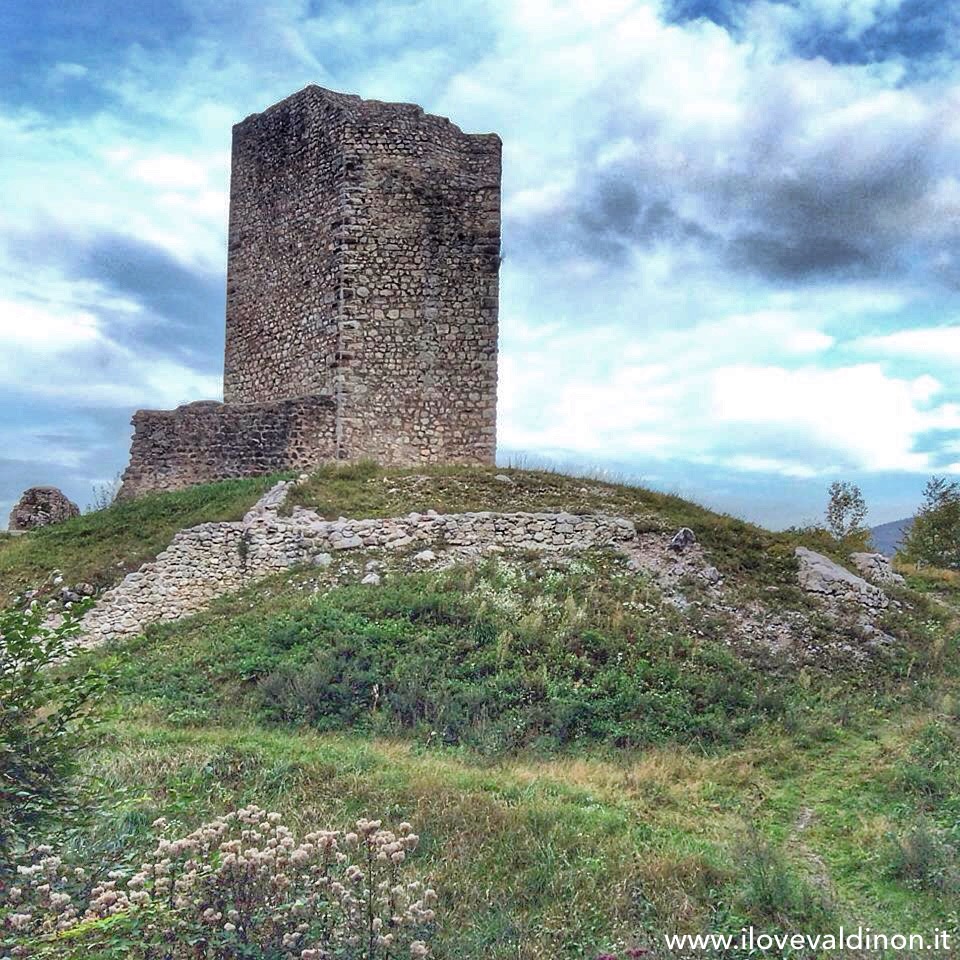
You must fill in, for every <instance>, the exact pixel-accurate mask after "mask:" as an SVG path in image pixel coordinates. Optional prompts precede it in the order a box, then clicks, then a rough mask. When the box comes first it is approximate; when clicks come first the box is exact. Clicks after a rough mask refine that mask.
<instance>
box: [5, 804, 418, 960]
mask: <svg viewBox="0 0 960 960" xmlns="http://www.w3.org/2000/svg"><path fill="white" fill-rule="evenodd" d="M154 827H155V828H156V829H157V830H158V831H159V832H160V833H161V836H160V837H159V839H158V841H157V844H156V846H155V848H154V849H153V851H152V852H151V853H150V854H149V855H148V856H147V858H146V860H145V862H144V863H143V864H142V865H141V867H140V869H139V870H138V871H136V872H130V871H124V870H122V869H121V870H111V871H110V872H109V873H107V874H106V875H105V876H100V875H98V872H97V871H96V870H85V869H84V868H82V867H76V866H68V865H66V864H64V862H63V860H62V859H61V858H60V857H57V856H54V855H53V852H52V850H51V849H50V848H49V847H40V848H38V849H37V850H36V851H34V853H33V855H32V857H31V858H30V861H29V862H28V863H26V864H23V865H21V867H20V868H19V873H20V875H21V877H22V882H21V883H20V885H19V886H17V887H13V888H11V889H10V890H9V891H8V892H7V895H6V897H7V900H6V903H5V904H4V903H2V901H0V920H2V930H3V931H4V932H3V933H0V948H6V949H9V950H12V951H13V952H14V955H16V956H19V957H35V958H41V957H52V956H57V957H63V956H64V952H63V951H64V949H65V946H66V945H67V944H71V943H72V944H75V945H76V946H77V947H80V946H81V945H82V947H83V948H85V949H86V951H87V952H89V950H91V949H97V953H96V956H104V955H107V956H118V957H120V956H122V957H127V958H144V960H146V958H156V957H161V956H162V957H164V958H167V960H179V958H191V960H197V958H210V960H240V958H243V960H267V958H270V960H280V958H300V960H320V958H321V957H322V958H324V960H327V958H337V960H375V958H376V960H388V958H399V957H401V956H402V957H405V958H409V957H412V958H418V957H425V956H427V954H428V952H429V951H428V948H427V946H426V943H425V940H426V939H427V938H428V937H429V936H430V935H431V934H432V932H433V929H434V921H435V914H434V910H433V907H434V905H435V904H436V901H437V896H436V894H435V893H434V891H433V890H432V889H430V888H429V887H427V886H425V885H424V884H423V883H422V882H421V881H419V880H416V879H408V878H407V876H406V867H405V863H406V860H407V855H408V854H409V853H411V852H412V851H413V850H415V849H416V847H417V843H418V840H419V838H418V837H417V835H416V834H415V833H413V831H412V828H411V826H410V824H407V823H402V824H400V826H399V828H398V832H397V833H393V832H391V831H389V830H385V829H383V828H382V824H381V821H379V820H358V821H357V824H356V831H355V832H349V833H342V832H340V831H334V830H317V831H315V832H313V833H309V834H307V835H306V836H305V837H303V839H302V840H300V841H298V840H297V839H296V837H295V836H294V834H293V833H292V832H291V831H290V830H289V829H288V828H287V827H285V826H284V825H283V824H282V823H280V815H279V814H276V813H267V812H266V811H264V810H262V809H260V808H259V807H256V806H250V807H246V808H244V809H241V810H238V811H236V812H234V813H229V814H227V815H226V816H223V817H219V818H217V819H216V820H213V821H212V822H211V823H207V824H204V825H203V826H201V827H200V828H199V829H197V830H194V831H193V832H192V833H189V834H186V835H185V836H182V837H179V838H176V839H168V838H167V837H164V836H163V835H162V834H163V833H169V832H170V830H169V826H168V824H167V822H166V821H165V820H158V821H157V822H156V823H155V824H154ZM2 896H3V894H2V892H0V897H2ZM105 948H106V949H108V950H109V953H104V949H105Z"/></svg>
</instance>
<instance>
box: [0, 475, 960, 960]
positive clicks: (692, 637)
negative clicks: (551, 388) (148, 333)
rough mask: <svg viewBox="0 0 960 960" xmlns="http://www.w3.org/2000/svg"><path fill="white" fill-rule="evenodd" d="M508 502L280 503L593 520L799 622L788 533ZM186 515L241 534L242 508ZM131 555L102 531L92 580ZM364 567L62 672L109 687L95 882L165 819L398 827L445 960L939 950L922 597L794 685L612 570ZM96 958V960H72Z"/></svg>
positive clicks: (952, 651) (935, 649)
mask: <svg viewBox="0 0 960 960" xmlns="http://www.w3.org/2000/svg"><path fill="white" fill-rule="evenodd" d="M504 472H508V473H509V474H510V476H511V477H512V479H513V481H514V483H513V485H506V484H503V483H502V482H500V481H497V480H495V479H494V471H493V470H468V469H466V468H464V469H460V468H456V469H443V470H439V469H438V470H430V471H423V472H414V471H383V470H381V469H379V468H377V467H375V466H373V465H368V464H362V465H357V466H352V467H347V468H339V469H333V468H331V469H329V470H324V471H321V472H320V473H319V474H318V475H316V476H315V477H314V478H313V479H312V481H311V482H310V483H309V484H305V485H302V486H300V487H298V488H297V493H296V496H297V499H298V500H299V501H300V502H302V503H304V504H306V505H309V506H312V507H314V508H317V509H319V510H320V511H321V512H323V513H324V514H325V515H328V516H339V515H345V516H364V515H391V514H402V513H405V512H409V511H410V510H414V509H416V510H418V511H421V512H422V511H425V510H427V509H430V508H433V509H437V510H463V509H501V510H504V509H525V510H534V509H567V510H591V509H593V510H604V511H606V512H609V513H616V514H623V515H626V516H630V517H633V518H634V519H635V520H637V522H638V523H640V524H641V525H643V526H644V527H645V528H646V529H662V530H665V531H671V532H672V530H673V529H675V528H676V527H677V526H680V525H689V526H692V527H693V528H694V529H695V530H696V532H697V534H698V537H699V539H700V541H701V542H702V543H703V544H704V548H705V550H706V552H707V555H708V557H709V559H710V560H711V561H712V562H714V563H716V564H717V566H718V567H720V568H721V569H723V570H724V572H726V573H728V574H729V578H728V584H729V589H730V591H731V597H733V598H734V599H735V600H737V601H739V602H745V601H746V600H748V599H751V598H763V599H764V600H765V601H766V602H767V603H768V604H770V605H772V606H773V607H774V608H777V607H783V608H789V609H792V610H796V611H800V612H803V613H805V614H807V615H813V610H812V608H811V607H810V605H809V602H808V601H807V600H806V599H805V598H804V597H803V596H802V595H801V594H799V591H797V590H796V588H795V586H794V577H795V567H794V566H793V562H792V549H793V545H794V544H795V543H796V542H797V540H798V538H799V537H801V535H800V534H773V533H769V532H767V531H762V530H759V529H758V528H755V527H752V526H750V525H748V524H744V523H742V522H740V521H737V520H735V519H733V518H730V517H723V516H718V515H715V514H711V513H709V512H708V511H705V510H702V509H701V508H699V507H696V506H695V505H691V504H686V503H684V502H683V501H680V500H678V499H677V498H671V497H664V496H660V495H657V494H653V493H650V492H649V491H644V490H640V489H637V488H632V487H626V486H618V485H611V484H603V483H600V482H598V481H592V480H590V481H588V480H581V479H576V478H569V477H562V476H559V475H556V474H549V473H541V472H521V471H504ZM423 478H426V479H423ZM265 485H266V481H265V482H264V486H265ZM190 493H191V494H193V493H194V491H191V492H190ZM206 495H207V496H210V497H212V498H213V500H212V501H211V502H214V503H215V504H216V509H218V510H221V511H223V512H227V513H228V512H229V511H230V510H235V511H237V512H241V511H242V509H243V507H244V506H246V505H247V503H248V501H249V500H251V499H252V498H253V497H254V496H255V491H254V490H252V489H251V488H249V487H244V488H240V487H238V488H237V489H236V490H235V499H234V500H233V501H232V503H231V504H230V505H228V504H227V498H226V497H225V496H223V495H222V491H220V492H218V491H217V490H216V489H215V488H210V491H209V492H208V493H207V494H206ZM245 498H246V499H245ZM241 501H242V504H241ZM130 506H131V507H132V506H133V505H130ZM125 507H126V505H124V508H125ZM114 509H120V508H111V510H114ZM206 509H208V507H204V506H200V505H197V510H198V513H199V514H202V513H203V511H204V510H206ZM104 513H105V514H109V513H110V511H105V512H104ZM193 516H194V518H195V519H200V518H201V517H199V516H198V514H194V515H193ZM83 519H85V518H83ZM202 519H211V517H208V516H205V515H204V516H202ZM100 522H101V523H103V522H104V521H103V518H101V520H100ZM117 522H118V524H119V518H118V521H117ZM188 522H195V520H191V521H188ZM111 523H112V521H111ZM157 536H158V538H159V536H160V534H159V532H158V534H157ZM124 538H126V539H124ZM93 540H94V541H95V542H94V544H93V550H94V551H95V552H97V551H100V550H101V549H102V548H101V547H100V546H98V545H97V544H96V540H97V535H94V536H93ZM134 541H135V538H134V537H133V535H132V532H131V531H127V532H124V531H123V529H122V524H119V529H117V530H116V532H115V534H114V535H113V541H112V545H111V547H110V549H112V550H120V551H123V550H129V549H131V544H132V543H134ZM8 549H10V545H9V544H6V543H2V542H0V558H2V557H3V555H4V553H3V551H5V550H8ZM826 549H831V547H830V545H829V544H828V545H827V546H826ZM832 549H833V552H834V553H837V552H838V551H837V550H836V548H832ZM103 552H104V553H105V552H106V551H105V549H104V551H103ZM64 555H66V554H65V553H62V554H61V556H64ZM77 555H78V556H80V557H82V556H83V552H82V551H78V554H77ZM366 559H367V557H366V556H365V555H363V554H353V555H349V556H341V557H338V558H337V560H336V562H335V563H334V564H333V565H332V566H331V567H330V568H328V569H325V570H319V569H316V570H315V569H311V570H302V571H292V572H288V573H285V574H282V575H278V576H276V577H273V578H271V579H269V580H265V581H262V582H260V583H258V584H256V585H254V586H252V587H250V588H249V589H247V590H245V591H243V592H241V593H240V594H237V595H235V596H231V597H224V598H221V599H220V600H219V601H217V602H216V603H214V604H213V605H212V607H211V608H210V609H209V610H208V611H206V612H204V613H202V614H200V615H198V616H196V617H193V618H190V619H187V620H183V621H181V622H178V623H175V624H167V625H164V626H158V627H152V628H150V629H149V630H148V631H147V632H146V635H145V636H143V637H140V638H136V639H134V640H131V641H127V642H124V643H122V644H119V645H115V646H111V647H108V648H105V649H102V650H99V651H93V652H90V653H87V654H85V655H83V657H82V658H81V659H79V660H78V661H77V662H76V668H81V667H85V666H89V665H94V666H99V667H103V668H109V669H110V670H112V671H114V673H115V680H114V682H113V683H112V685H111V688H110V700H109V703H108V707H109V710H110V713H111V716H110V719H109V721H108V723H107V724H106V726H105V727H104V728H102V730H101V735H100V739H99V741H98V743H96V744H95V745H94V746H93V747H92V748H91V749H90V751H89V754H88V756H87V757H86V758H85V765H86V769H87V771H88V773H89V776H90V777H91V778H92V780H91V782H92V784H93V797H94V799H93V802H92V803H91V804H90V811H91V816H90V821H89V823H88V824H87V825H86V827H85V829H84V830H83V831H81V833H79V834H77V835H75V837H74V841H73V842H74V843H75V844H77V845H78V846H79V847H80V848H81V849H82V850H83V852H84V855H85V856H86V858H87V859H89V860H90V861H91V862H97V861H104V860H107V861H113V860H116V859H118V858H119V859H123V858H127V859H129V860H130V861H131V862H135V861H136V858H137V855H138V851H139V850H141V849H142V848H143V847H144V845H145V844H146V843H147V834H148V825H149V824H150V823H151V822H152V821H153V820H154V819H155V818H156V817H157V816H160V815H163V816H167V817H169V818H172V819H175V820H178V821H180V822H181V823H182V824H183V825H184V827H193V826H195V825H197V824H198V823H200V822H202V821H203V820H205V819H209V818H210V817H212V816H215V815H217V814H219V813H222V812H225V811H227V810H229V809H231V808H236V807H238V806H240V805H242V804H245V803H249V802H256V803H258V804H260V805H262V806H266V807H270V808H275V809H277V810H279V812H281V813H283V814H284V815H285V817H286V818H287V819H288V820H289V821H290V822H291V823H293V824H294V825H297V826H300V827H302V828H310V827H313V826H336V827H346V826H348V825H349V824H350V823H351V821H352V820H353V819H355V818H356V817H358V816H361V815H369V816H377V817H381V816H382V817H383V818H385V819H386V820H389V821H392V822H399V821H401V820H404V819H406V820H410V821H411V822H413V823H414V824H415V825H416V827H417V829H418V832H419V833H420V834H421V836H422V837H423V844H422V849H421V851H420V852H419V853H418V855H417V858H416V861H417V863H418V865H419V868H420V869H421V870H422V871H423V872H425V873H426V874H428V875H429V876H430V878H431V880H432V882H433V883H434V884H435V886H436V887H437V889H438V890H439V892H440V895H441V904H440V916H441V919H442V924H441V933H440V939H439V941H438V942H437V943H436V944H435V955H436V956H437V957H438V958H440V960H443V958H449V960H454V958H456V960H481V958H482V960H548V958H549V960H575V958H585V960H594V958H595V957H596V956H597V954H598V953H599V952H601V951H605V950H614V949H620V948H622V947H624V946H658V945H659V942H660V941H659V939H658V938H659V937H660V936H661V935H662V934H663V933H671V932H703V931H711V930H713V931H729V932H736V931H738V930H739V929H740V927H741V926H743V925H744V924H747V923H754V924H756V925H757V926H758V928H760V929H763V930H767V931H771V930H803V931H805V932H813V933H816V932H827V931H830V930H833V929H835V927H836V926H837V925H838V924H839V923H844V924H845V925H846V926H848V927H849V926H851V925H853V926H855V925H858V924H864V925H869V926H871V927H873V928H874V929H875V930H880V931H889V932H903V931H907V932H909V931H924V930H926V931H932V930H933V928H934V927H937V926H939V927H949V926H951V925H954V926H955V925H958V924H960V915H958V907H957V903H958V894H960V887H956V886H955V885H954V884H955V883H956V882H957V876H958V869H960V826H958V824H960V799H958V798H960V682H958V680H960V650H958V644H960V636H958V633H957V629H956V620H955V610H953V609H952V608H950V607H949V606H948V604H949V602H950V600H951V595H950V594H949V592H948V591H945V590H944V589H943V587H942V583H943V582H944V578H942V577H938V576H936V575H933V574H921V575H916V576H917V577H918V578H920V579H917V578H915V577H912V578H911V583H910V587H911V589H905V590H903V591H900V592H899V593H898V594H897V595H898V598H900V599H901V601H902V602H903V607H902V609H900V610H899V611H895V612H892V613H891V614H890V616H889V618H888V626H890V627H891V628H892V629H895V630H896V632H897V635H898V636H899V637H900V638H901V642H900V643H899V644H898V645H897V647H896V648H895V649H894V650H892V651H889V652H888V653H885V654H878V655H877V656H876V657H875V658H874V659H873V660H871V661H869V662H866V663H865V662H863V661H861V660H854V659H845V657H844V655H843V653H842V650H840V649H839V648H837V647H830V646H828V645H825V646H824V648H823V650H822V651H821V652H820V654H819V655H818V656H819V659H816V660H814V661H813V662H807V663H805V664H804V665H803V666H800V665H798V663H796V662H794V661H792V660H791V659H790V658H788V657H782V656H775V655H772V654H771V653H770V652H769V651H764V650H763V649H751V648H748V647H747V648H744V647H738V646H736V645H733V644H731V643H730V638H729V634H728V631H727V630H726V626H725V623H724V621H723V620H722V619H713V620H710V619H704V618H699V619H698V618H696V617H685V616H683V615H681V614H680V613H679V612H678V611H677V610H675V609H674V608H673V607H672V606H670V605H669V604H665V603H664V602H663V600H662V598H661V596H660V594H659V592H658V591H657V590H656V589H655V588H654V587H653V586H652V585H651V584H650V583H649V582H648V581H646V580H645V579H644V578H642V577H637V576H636V575H634V574H631V573H629V572H628V571H627V570H626V569H625V566H624V563H623V561H622V560H621V559H619V558H616V557H614V556H612V555H609V554H606V553H603V552H597V553H591V554H588V555H585V556H582V557H579V558H577V559H576V560H574V561H572V562H568V561H566V560H563V559H562V558H561V559H560V560H559V561H558V560H556V559H553V560H551V559H545V558H535V557H533V556H515V557H508V558H504V559H500V560H492V561H489V562H485V563H483V564H480V565H478V566H474V567H457V568H453V569H450V570H448V571H436V570H434V571H423V570H418V569H417V568H416V565H415V564H413V563H412V562H410V561H409V560H407V559H405V558H404V557H402V556H396V557H392V558H389V559H387V558H383V557H381V558H380V560H381V563H382V574H383V582H382V584H381V585H380V586H377V587H370V586H363V585H361V584H360V583H359V580H360V578H361V577H362V575H363V569H364V561H365V560H366ZM62 566H65V564H62ZM23 572H24V571H21V573H23ZM946 580H947V581H949V578H946ZM822 629H824V630H827V629H828V628H827V627H826V626H823V627H822ZM90 955H93V956H96V955H97V952H96V940H95V935H94V939H93V940H89V941H87V942H85V943H84V944H83V946H82V948H81V949H79V951H78V952H77V953H76V954H75V957H76V958H77V960H79V957H81V956H90ZM661 956H662V955H661ZM64 960H68V955H66V954H65V956H64ZM69 960H73V957H69Z"/></svg>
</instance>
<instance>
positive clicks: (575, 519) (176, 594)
mask: <svg viewBox="0 0 960 960" xmlns="http://www.w3.org/2000/svg"><path fill="white" fill-rule="evenodd" d="M289 486H290V484H289V483H280V484H277V485H276V486H275V487H274V488H273V489H272V490H270V491H269V493H267V495H266V496H265V497H264V498H263V499H261V500H260V502H259V503H258V504H257V505H256V506H255V507H254V508H253V509H252V510H251V511H250V512H249V513H248V514H247V515H246V516H245V517H244V519H243V520H241V521H237V522H233V523H204V524H201V525H200V526H197V527H191V528H190V529H188V530H181V531H180V533H178V534H177V535H176V537H174V539H173V541H172V543H171V544H170V546H169V547H168V548H167V549H166V550H164V552H163V553H161V554H160V556H158V557H157V559H156V560H155V561H153V562H152V563H147V564H145V565H144V566H143V567H141V568H140V570H138V571H137V572H136V573H131V574H129V575H128V576H127V577H126V578H125V579H124V580H123V581H122V582H121V583H120V584H119V585H118V586H116V587H114V588H113V589H112V590H109V591H107V593H105V594H104V595H103V597H101V599H100V601H99V602H98V603H97V606H96V607H95V608H94V609H93V610H91V611H90V612H89V613H88V614H87V616H86V618H85V619H84V623H83V634H82V640H83V642H85V643H88V644H94V643H99V642H102V641H104V640H107V639H110V638H114V637H123V636H135V635H137V634H138V633H142V632H143V629H144V628H145V627H146V626H147V625H148V624H151V623H156V622H158V621H162V620H174V619H177V618H178V617H182V616H186V615H188V614H191V613H196V612H197V611H199V610H201V609H203V607H205V606H206V605H207V604H208V603H209V602H210V601H211V600H212V599H213V598H214V597H217V596H220V595H221V594H225V593H230V592H232V591H235V590H237V589H239V588H240V587H242V586H243V585H244V584H247V583H249V582H251V581H253V580H256V579H258V578H260V577H264V576H267V575H268V574H270V573H274V572H276V571H278V570H283V569H287V568H289V567H293V566H297V565H300V564H305V563H309V562H310V561H312V560H313V559H314V558H316V557H317V556H319V555H320V554H323V553H328V552H335V551H341V550H358V549H403V548H406V547H410V548H413V547H414V545H423V546H428V545H429V546H441V547H443V546H449V547H477V548H481V549H489V548H491V547H494V548H496V547H499V548H503V549H510V550H547V551H553V550H570V551H578V550H586V549H589V548H591V547H598V546H606V545H610V544H618V543H624V542H627V541H633V540H634V539H635V537H636V530H635V529H634V525H633V523H632V522H631V521H629V520H625V519H623V518H621V517H610V516H605V515H602V514H598V515H575V514H569V513H461V514H437V513H434V512H432V511H431V512H428V513H425V514H417V513H411V514H409V515H408V516H406V517H394V518H390V519H369V520H333V521H330V520H323V519H322V518H320V517H319V516H318V515H317V514H315V513H313V512H312V511H309V510H304V509H302V508H297V509H295V510H294V512H293V515H292V516H290V517H282V516H279V515H278V513H277V508H278V507H279V506H280V504H281V503H282V502H283V499H284V497H285V496H286V492H287V489H288V488H289Z"/></svg>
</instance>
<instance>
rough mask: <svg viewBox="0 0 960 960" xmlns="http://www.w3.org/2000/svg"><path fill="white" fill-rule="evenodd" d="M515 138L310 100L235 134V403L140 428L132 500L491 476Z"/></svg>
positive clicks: (127, 491)
mask: <svg viewBox="0 0 960 960" xmlns="http://www.w3.org/2000/svg"><path fill="white" fill-rule="evenodd" d="M500 154H501V143H500V138H499V137H497V136H496V135H495V134H483V135H472V134H465V133H463V132H462V131H461V130H460V129H459V127H457V126H456V125H454V124H453V123H451V122H450V121H449V120H447V119H446V118H444V117H437V116H432V115H430V114H425V113H424V112H423V110H422V109H421V108H420V107H418V106H415V105H414V104H401V103H381V102H379V101H374V100H361V99H360V98H359V97H356V96H350V95H347V94H340V93H334V92H332V91H329V90H324V89H322V88H320V87H316V86H310V87H307V88H306V89H304V90H301V91H300V92H299V93H295V94H294V95H293V96H291V97H288V98H287V99H286V100H283V101H281V102H280V103H277V104H275V105H274V106H272V107H270V108H268V109H267V110H265V111H264V112H263V113H258V114H253V115H252V116H250V117H248V118H247V119H246V120H244V121H243V122H241V123H239V124H237V125H236V126H235V127H234V129H233V162H232V171H231V184H230V228H229V247H228V260H227V322H226V354H225V364H224V403H223V404H218V403H211V402H203V403H195V404H188V405H186V406H184V407H180V408H178V409H177V410H174V411H139V412H138V413H137V414H136V415H135V417H134V421H133V422H134V427H135V432H134V439H133V447H132V451H131V461H130V466H129V467H128V468H127V472H126V473H125V475H124V483H123V488H122V491H121V492H122V494H123V495H125V496H129V495H136V494H137V493H140V492H144V491H147V490H156V489H174V488H176V487H181V486H186V485H188V484H191V483H199V482H204V481H208V480H215V479H221V478H222V477H228V476H245V475H252V474H257V473H267V472H272V471H277V470H284V469H303V468H306V467H309V466H312V465H314V464H317V463H320V462H322V461H324V460H332V459H339V460H345V459H359V458H361V457H372V458H374V459H376V460H379V461H380V462H382V463H392V464H415V463H424V462H457V463H478V464H485V463H492V462H493V458H494V453H495V448H496V387H497V307H498V277H499V265H500Z"/></svg>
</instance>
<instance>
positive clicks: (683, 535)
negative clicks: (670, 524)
mask: <svg viewBox="0 0 960 960" xmlns="http://www.w3.org/2000/svg"><path fill="white" fill-rule="evenodd" d="M696 542H697V535H696V534H695V533H694V532H693V531H692V530H691V529H690V528H689V527H681V528H680V529H679V530H678V531H677V532H676V533H675V534H674V535H673V536H672V537H671V538H670V543H668V544H667V546H668V547H669V548H670V549H671V550H676V552H677V553H683V551H684V550H686V549H687V548H688V547H692V546H693V545H694V544H695V543H696Z"/></svg>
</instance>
